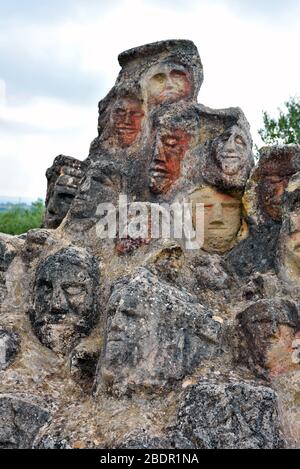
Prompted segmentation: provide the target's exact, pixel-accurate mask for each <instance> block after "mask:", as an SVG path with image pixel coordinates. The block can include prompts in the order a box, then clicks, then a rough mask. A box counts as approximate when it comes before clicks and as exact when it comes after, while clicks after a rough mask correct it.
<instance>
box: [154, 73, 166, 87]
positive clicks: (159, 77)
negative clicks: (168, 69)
mask: <svg viewBox="0 0 300 469" xmlns="http://www.w3.org/2000/svg"><path fill="white" fill-rule="evenodd" d="M153 79H154V80H156V81H158V83H161V84H163V83H164V82H165V80H166V75H165V74H164V73H157V75H154V77H153Z"/></svg>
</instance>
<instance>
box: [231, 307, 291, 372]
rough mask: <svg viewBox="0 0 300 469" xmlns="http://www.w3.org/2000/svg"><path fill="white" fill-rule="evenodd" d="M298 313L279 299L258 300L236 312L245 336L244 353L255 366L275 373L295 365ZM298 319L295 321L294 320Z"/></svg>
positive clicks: (287, 369)
mask: <svg viewBox="0 0 300 469" xmlns="http://www.w3.org/2000/svg"><path fill="white" fill-rule="evenodd" d="M297 316H298V313H297V311H296V310H295V309H294V306H291V305H290V304H289V303H285V302H283V301H282V300H260V301H258V302H257V303H255V304H253V305H252V306H250V307H249V308H247V309H246V310H245V311H243V313H241V314H240V315H238V317H239V318H240V324H241V327H242V330H243V333H244V336H245V338H246V343H247V345H246V347H247V350H246V354H247V357H248V358H249V357H252V362H253V365H254V366H255V368H256V369H257V370H259V369H260V368H262V369H264V370H267V371H268V373H270V374H271V375H273V376H275V375H278V374H280V373H284V372H287V371H289V370H292V369H294V368H295V365H297V364H298V363H299V361H297V360H296V359H295V355H296V354H295V348H296V345H297V339H298V338H299V337H300V333H299V331H298V330H297V328H298V327H299V320H297ZM297 323H298V324H297Z"/></svg>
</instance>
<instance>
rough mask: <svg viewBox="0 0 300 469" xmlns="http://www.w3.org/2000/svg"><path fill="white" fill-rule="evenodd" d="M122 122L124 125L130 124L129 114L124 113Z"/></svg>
mask: <svg viewBox="0 0 300 469" xmlns="http://www.w3.org/2000/svg"><path fill="white" fill-rule="evenodd" d="M124 122H125V124H131V115H130V112H126V114H125V120H124Z"/></svg>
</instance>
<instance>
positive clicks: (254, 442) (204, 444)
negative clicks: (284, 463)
mask: <svg viewBox="0 0 300 469" xmlns="http://www.w3.org/2000/svg"><path fill="white" fill-rule="evenodd" d="M177 420H178V423H177V425H176V427H175V428H176V430H177V431H179V432H180V433H181V434H182V435H183V436H185V437H186V438H188V439H190V440H191V442H192V443H194V445H195V446H196V447H197V448H201V449H276V448H281V447H282V446H283V441H282V439H281V436H280V432H279V421H278V414H277V407H276V394H275V392H274V391H273V390H272V389H270V388H267V387H265V386H261V385H258V384H257V383H255V382H251V381H250V382H247V381H239V380H236V379H231V380H229V381H225V382H222V379H221V378H220V377H219V378H210V379H203V380H202V381H200V382H199V383H198V384H197V385H195V386H192V387H191V388H190V389H189V390H188V392H187V394H186V396H185V398H184V400H183V402H182V404H181V405H180V408H179V411H178V416H177Z"/></svg>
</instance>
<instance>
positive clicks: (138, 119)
mask: <svg viewBox="0 0 300 469" xmlns="http://www.w3.org/2000/svg"><path fill="white" fill-rule="evenodd" d="M143 118H144V111H143V107H142V104H141V102H140V101H138V100H136V99H129V98H124V99H119V100H118V101H117V102H116V104H115V105H114V107H113V110H112V112H111V126H112V128H113V130H114V132H115V134H116V135H117V138H118V142H119V145H120V146H121V147H128V146H130V145H132V144H133V143H134V142H135V140H136V139H137V137H138V135H139V134H140V131H141V128H142V121H143Z"/></svg>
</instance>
